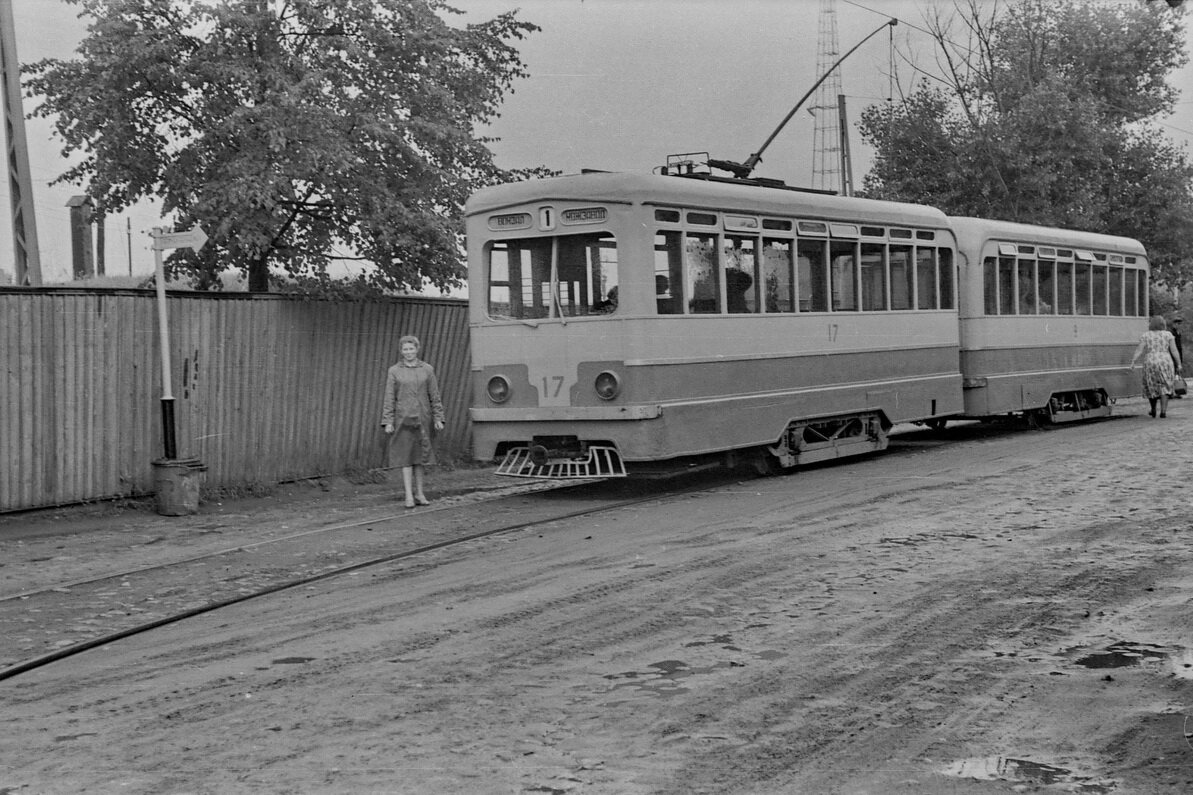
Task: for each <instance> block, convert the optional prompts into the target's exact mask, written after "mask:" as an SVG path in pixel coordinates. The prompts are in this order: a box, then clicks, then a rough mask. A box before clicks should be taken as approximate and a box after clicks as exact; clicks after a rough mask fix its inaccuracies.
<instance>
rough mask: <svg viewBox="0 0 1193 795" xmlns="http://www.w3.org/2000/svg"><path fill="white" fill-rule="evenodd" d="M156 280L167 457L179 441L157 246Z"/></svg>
mask: <svg viewBox="0 0 1193 795" xmlns="http://www.w3.org/2000/svg"><path fill="white" fill-rule="evenodd" d="M164 233H165V229H164V228H162V227H155V228H154V230H153V235H154V237H155V238H156V237H157V236H158V235H160V234H164ZM153 266H154V281H155V282H156V283H157V325H158V337H159V339H160V344H161V349H162V441H163V443H164V444H165V449H166V458H167V459H171V460H172V459H175V458H177V457H178V442H177V440H176V438H175V436H174V390H173V386H172V385H171V383H170V334H169V324H168V323H167V319H166V269H165V265H164V264H163V262H162V252H161V250H160V249H159V248H157V246H156V245H155V246H154V247H153Z"/></svg>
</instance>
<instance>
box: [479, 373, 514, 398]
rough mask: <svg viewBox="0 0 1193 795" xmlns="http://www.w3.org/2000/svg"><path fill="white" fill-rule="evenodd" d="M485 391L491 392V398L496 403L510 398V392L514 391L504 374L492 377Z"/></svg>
mask: <svg viewBox="0 0 1193 795" xmlns="http://www.w3.org/2000/svg"><path fill="white" fill-rule="evenodd" d="M485 391H486V392H488V393H489V400H491V401H493V402H494V403H504V402H505V401H507V400H509V399H510V393H511V392H513V390H512V389H511V388H510V382H509V381H508V380H506V377H505V376H503V375H495V376H493V377H492V378H490V379H489V383H488V384H487V385H486V386H485Z"/></svg>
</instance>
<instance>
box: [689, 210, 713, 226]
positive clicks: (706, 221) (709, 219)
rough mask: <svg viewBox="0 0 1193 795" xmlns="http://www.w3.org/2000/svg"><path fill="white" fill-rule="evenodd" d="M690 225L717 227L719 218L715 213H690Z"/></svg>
mask: <svg viewBox="0 0 1193 795" xmlns="http://www.w3.org/2000/svg"><path fill="white" fill-rule="evenodd" d="M688 223H689V224H700V225H701V226H716V223H717V216H716V215H714V214H713V213H688Z"/></svg>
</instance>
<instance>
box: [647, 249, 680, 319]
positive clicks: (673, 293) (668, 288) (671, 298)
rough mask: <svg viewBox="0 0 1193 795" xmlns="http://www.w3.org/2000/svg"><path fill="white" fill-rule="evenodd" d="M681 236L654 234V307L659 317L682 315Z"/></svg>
mask: <svg viewBox="0 0 1193 795" xmlns="http://www.w3.org/2000/svg"><path fill="white" fill-rule="evenodd" d="M682 239H683V236H682V234H681V233H679V232H656V233H655V236H654V289H655V306H656V307H657V309H658V312H659V314H660V315H682V314H683V250H682V249H681V248H680V245H681V241H682Z"/></svg>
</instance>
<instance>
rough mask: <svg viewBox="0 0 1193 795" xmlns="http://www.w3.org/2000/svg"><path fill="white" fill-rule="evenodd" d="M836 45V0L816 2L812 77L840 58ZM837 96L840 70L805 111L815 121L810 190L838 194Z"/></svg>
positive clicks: (822, 84)
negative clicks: (815, 38) (813, 72)
mask: <svg viewBox="0 0 1193 795" xmlns="http://www.w3.org/2000/svg"><path fill="white" fill-rule="evenodd" d="M838 49H839V46H838V43H837V0H820V26H819V32H818V34H817V44H816V77H820V76H821V75H823V74H824V73H825V72H827V71H828V70H829V69H831V68H832V66H833V64H835V63H836V62H837V59H838V58H839V57H841V54H840V52H838ZM840 95H841V71H840V70H839V69H833V72H832V74H830V75H829V76H828V78H827V79H826V80H825V81H824V82H823V83H821V84H820V87H819V88H817V89H816V94H815V96H814V97H813V98H812V106H811V108H809V112H810V113H811V114H812V115H813V117H814V118H815V120H816V122H815V126H814V128H813V132H812V187H813V188H818V189H821V190H834V191H840V190H841V189H842V187H843V185H842V179H841V177H842V175H841V123H840V117H839V114H838V100H837V98H838V97H839V96H840Z"/></svg>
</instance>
